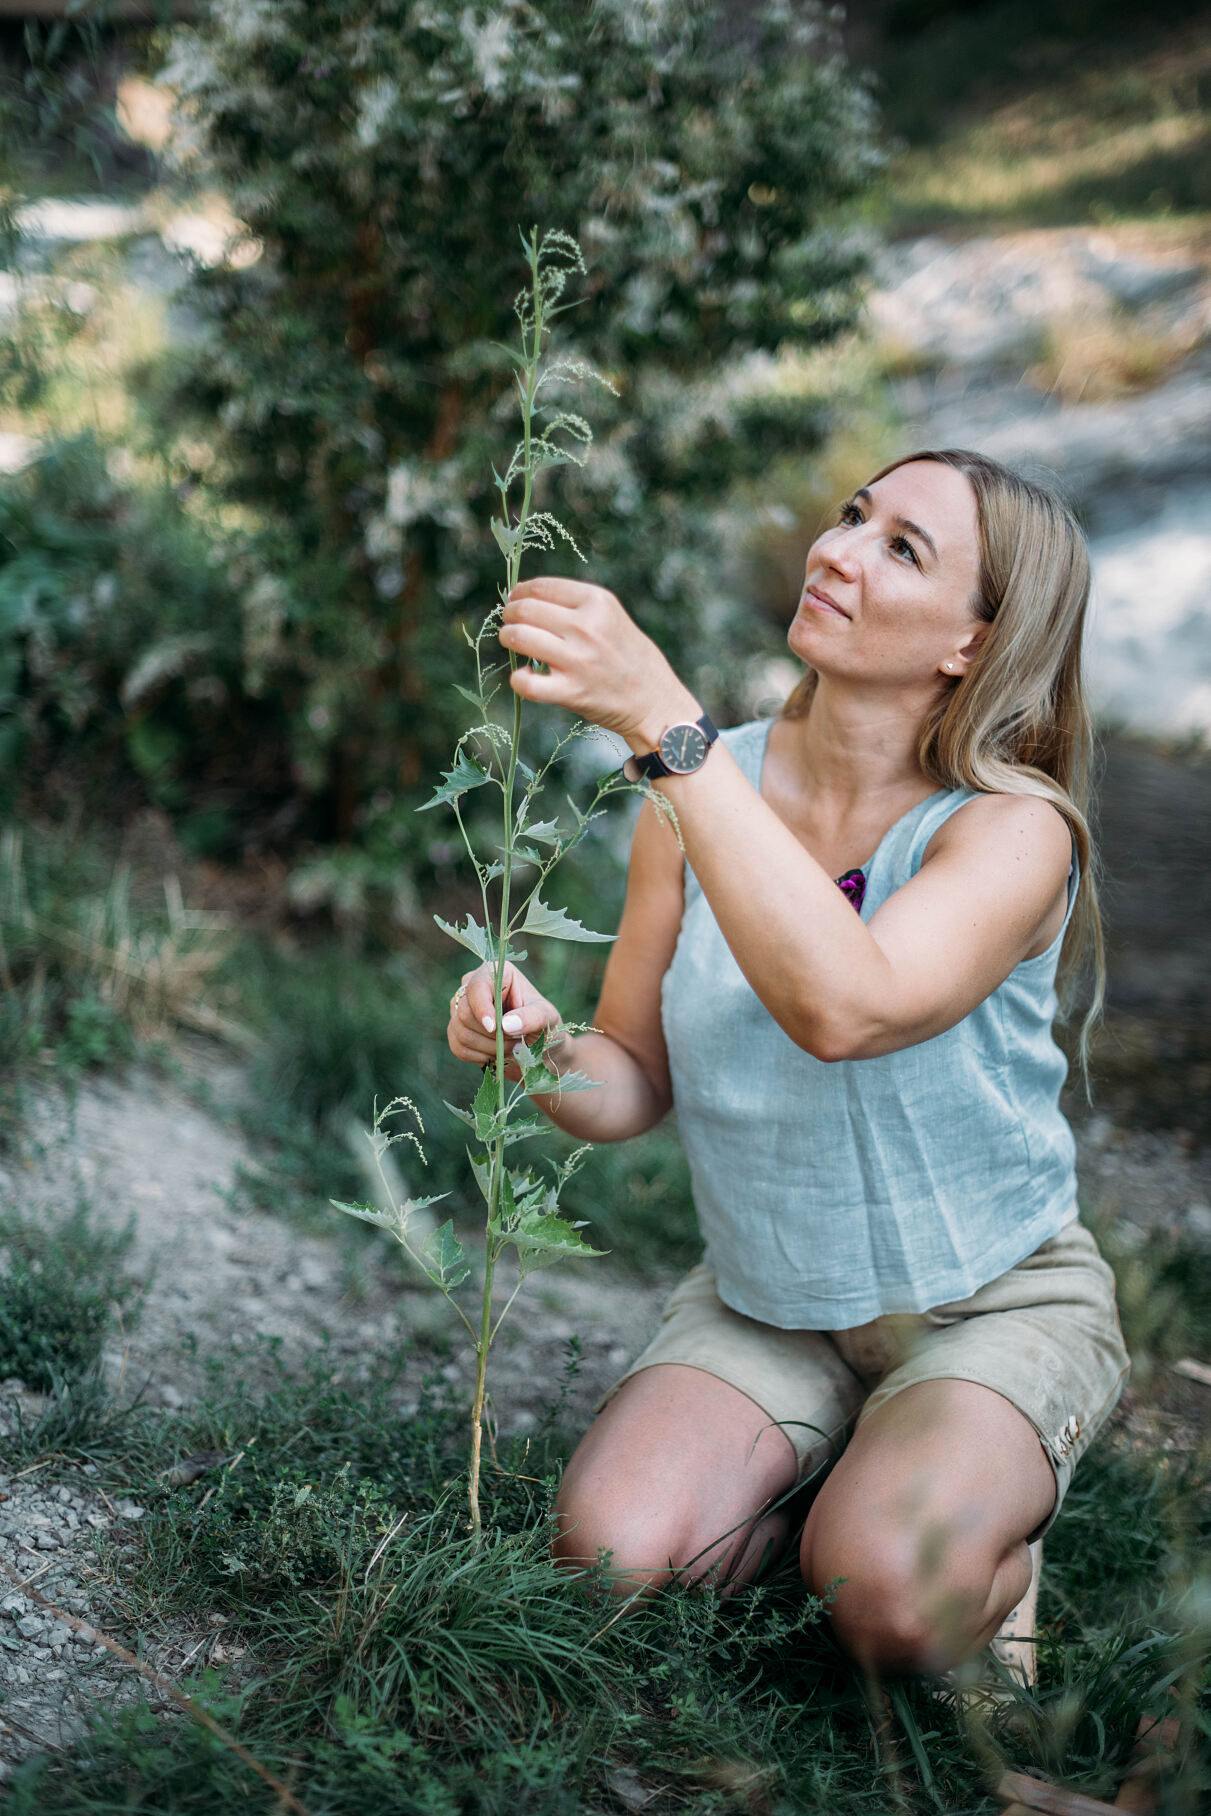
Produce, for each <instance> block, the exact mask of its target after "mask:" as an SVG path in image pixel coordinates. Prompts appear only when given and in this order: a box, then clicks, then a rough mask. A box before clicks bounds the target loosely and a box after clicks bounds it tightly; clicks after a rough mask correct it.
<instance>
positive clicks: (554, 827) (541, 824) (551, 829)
mask: <svg viewBox="0 0 1211 1816" xmlns="http://www.w3.org/2000/svg"><path fill="white" fill-rule="evenodd" d="M517 830H518V832H524V833H525V835H526V837H527V838H528V839H537V840H538V842H539V844H540V845H558V844H559V841H560V840H561V839H562V838H563V833H562V832H561V831H560V830H559V826H558V823H557V822H556V821H555V820H536V821H535V822H534V824H533V826H522V825H519V826H518V828H517Z"/></svg>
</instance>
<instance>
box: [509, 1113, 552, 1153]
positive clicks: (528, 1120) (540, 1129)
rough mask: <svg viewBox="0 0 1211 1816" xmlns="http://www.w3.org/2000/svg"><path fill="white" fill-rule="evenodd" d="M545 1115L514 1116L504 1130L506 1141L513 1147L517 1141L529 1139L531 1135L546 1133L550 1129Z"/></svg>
mask: <svg viewBox="0 0 1211 1816" xmlns="http://www.w3.org/2000/svg"><path fill="white" fill-rule="evenodd" d="M550 1127H551V1125H550V1123H549V1122H548V1121H547V1119H546V1117H545V1116H514V1117H511V1118H510V1120H509V1125H508V1127H507V1128H506V1129H505V1130H504V1143H505V1146H506V1147H507V1148H511V1147H512V1146H513V1143H514V1142H515V1141H528V1140H529V1139H530V1137H531V1135H545V1134H547V1133H548V1132H549V1130H550Z"/></svg>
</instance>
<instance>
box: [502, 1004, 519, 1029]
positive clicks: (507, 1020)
mask: <svg viewBox="0 0 1211 1816" xmlns="http://www.w3.org/2000/svg"><path fill="white" fill-rule="evenodd" d="M500 1025H501V1027H502V1028H503V1029H504V1031H505V1033H506V1034H520V1033H521V1029H522V1020H521V1016H520V1015H518V1014H517V1012H516V1010H514V1009H510V1011H509V1013H508V1014H507V1015H504V1016H502V1017H501V1022H500Z"/></svg>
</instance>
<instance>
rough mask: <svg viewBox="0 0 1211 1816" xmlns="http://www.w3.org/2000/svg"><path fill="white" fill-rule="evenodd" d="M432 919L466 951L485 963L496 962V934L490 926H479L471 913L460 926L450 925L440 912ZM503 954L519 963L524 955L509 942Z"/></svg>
mask: <svg viewBox="0 0 1211 1816" xmlns="http://www.w3.org/2000/svg"><path fill="white" fill-rule="evenodd" d="M433 919H434V920H435V921H436V923H437V925H438V926H439V927H440V928H441V930H442V932H443V933H448V934H449V936H450V938H451V939H452V940H457V941H458V943H459V945H460V946H465V947H466V948H467V951H468V952H473V953H474V954H475V956H476V958H478V959H482V960H483V962H484V964H485V965H492V964H495V963H496V935H495V934H494V933H493V932H492V930H491V928H484V927H481V926H480V924H479V922H478V921H477V920H476V918H475V916H474V915H473V914H469V915H468V916H467V918H466V921H465V922H464V923H463V925H462V926H461V927H452V926H451V925H450V923H449V921H443V919H442V917H441V915H440V914H435V915H434V916H433ZM505 956H506V957H507V958H511V959H513V960H514V962H515V963H517V964H520V963H521V961H522V959H523V958H525V956H526V955H525V952H524V951H523V950H521V949H520V948H518V947H515V946H514V945H513V944H512V942H510V943H509V944H508V945H507V946H506V948H505Z"/></svg>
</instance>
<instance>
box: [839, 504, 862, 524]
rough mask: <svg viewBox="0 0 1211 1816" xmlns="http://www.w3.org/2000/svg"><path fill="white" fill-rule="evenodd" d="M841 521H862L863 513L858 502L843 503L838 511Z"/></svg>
mask: <svg viewBox="0 0 1211 1816" xmlns="http://www.w3.org/2000/svg"><path fill="white" fill-rule="evenodd" d="M837 517H838V520H839V521H840V522H841V523H861V522H862V513H861V511H860V510H859V509H858V507H857V505H856V504H843V505H842V506H841V509H840V510H839V511H838V513H837Z"/></svg>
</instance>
